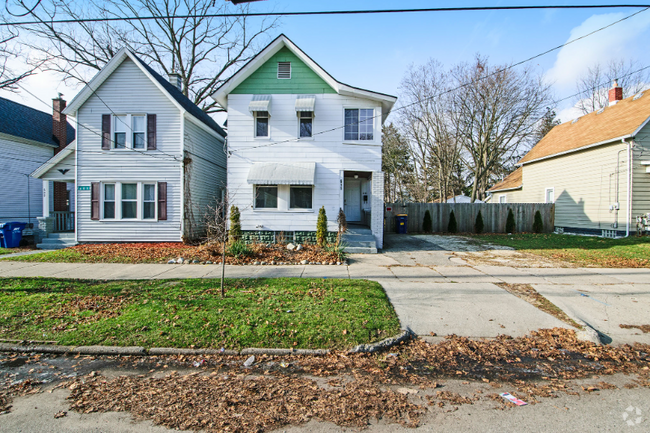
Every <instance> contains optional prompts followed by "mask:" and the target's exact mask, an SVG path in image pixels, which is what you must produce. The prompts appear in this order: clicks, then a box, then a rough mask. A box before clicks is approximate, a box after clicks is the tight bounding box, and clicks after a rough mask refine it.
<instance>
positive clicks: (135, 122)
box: [131, 116, 146, 149]
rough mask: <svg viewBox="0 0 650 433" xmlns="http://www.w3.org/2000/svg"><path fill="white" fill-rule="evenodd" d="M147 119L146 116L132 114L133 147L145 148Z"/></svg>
mask: <svg viewBox="0 0 650 433" xmlns="http://www.w3.org/2000/svg"><path fill="white" fill-rule="evenodd" d="M145 119H146V116H131V130H132V131H133V140H132V143H133V148H134V149H144V148H145V133H146V128H145Z"/></svg>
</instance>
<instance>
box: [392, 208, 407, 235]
mask: <svg viewBox="0 0 650 433" xmlns="http://www.w3.org/2000/svg"><path fill="white" fill-rule="evenodd" d="M395 218H396V219H397V233H399V234H402V235H405V234H406V232H407V231H408V220H409V217H408V215H406V214H403V213H402V214H398V215H396V216H395Z"/></svg>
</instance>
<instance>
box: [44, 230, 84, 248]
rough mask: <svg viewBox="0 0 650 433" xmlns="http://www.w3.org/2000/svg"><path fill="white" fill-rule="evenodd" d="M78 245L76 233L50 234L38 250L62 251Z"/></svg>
mask: <svg viewBox="0 0 650 433" xmlns="http://www.w3.org/2000/svg"><path fill="white" fill-rule="evenodd" d="M75 245H77V243H76V242H75V240H74V233H50V234H49V235H48V236H47V237H46V238H44V239H43V241H42V242H41V243H40V244H37V245H36V248H38V249H41V250H60V249H63V248H68V247H73V246H75Z"/></svg>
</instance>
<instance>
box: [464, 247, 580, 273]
mask: <svg viewBox="0 0 650 433" xmlns="http://www.w3.org/2000/svg"><path fill="white" fill-rule="evenodd" d="M454 254H455V255H456V256H458V257H460V258H462V259H463V260H465V261H466V262H467V263H468V264H470V265H472V266H476V265H487V266H512V267H515V268H573V267H576V266H575V265H573V264H571V263H569V262H565V261H561V260H553V259H549V258H546V257H542V256H539V255H536V254H530V253H525V252H521V251H515V250H513V249H509V250H501V249H485V250H482V251H477V252H456V253H454Z"/></svg>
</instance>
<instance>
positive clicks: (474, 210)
mask: <svg viewBox="0 0 650 433" xmlns="http://www.w3.org/2000/svg"><path fill="white" fill-rule="evenodd" d="M388 209H391V210H390V211H389V210H388ZM508 209H512V213H513V215H514V217H515V227H516V229H515V231H516V232H532V231H533V222H534V220H535V212H537V211H539V212H540V214H541V215H542V221H543V222H544V233H551V232H553V230H554V229H555V204H553V203H387V204H386V207H385V212H384V217H385V220H384V221H385V224H384V230H385V231H386V232H388V233H395V232H397V225H396V223H395V215H398V214H406V215H408V232H409V233H421V232H423V231H424V230H423V229H422V221H423V220H424V213H425V212H426V211H427V210H429V212H431V222H432V228H433V230H432V231H433V232H434V233H441V232H446V231H447V227H448V225H449V214H450V213H451V211H452V210H453V211H454V216H455V217H456V223H457V225H458V232H459V233H473V232H474V223H475V222H476V215H478V212H479V211H481V216H482V217H483V232H484V233H505V232H506V219H507V218H508Z"/></svg>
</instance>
